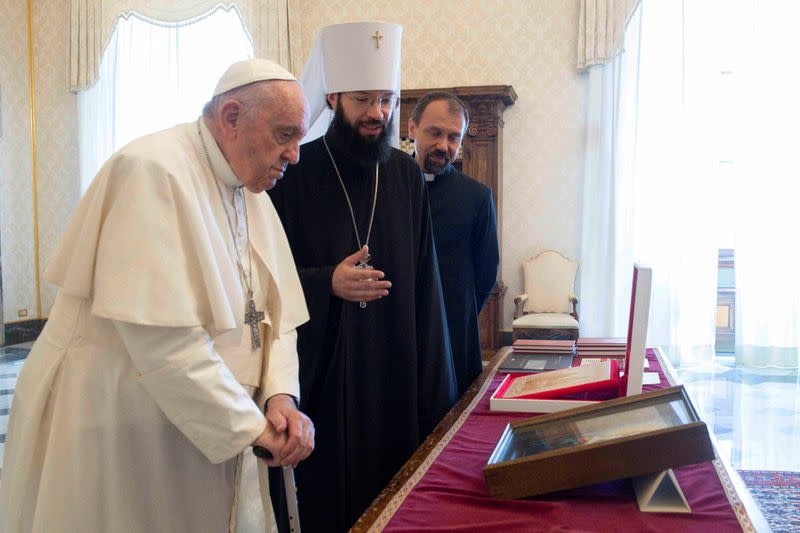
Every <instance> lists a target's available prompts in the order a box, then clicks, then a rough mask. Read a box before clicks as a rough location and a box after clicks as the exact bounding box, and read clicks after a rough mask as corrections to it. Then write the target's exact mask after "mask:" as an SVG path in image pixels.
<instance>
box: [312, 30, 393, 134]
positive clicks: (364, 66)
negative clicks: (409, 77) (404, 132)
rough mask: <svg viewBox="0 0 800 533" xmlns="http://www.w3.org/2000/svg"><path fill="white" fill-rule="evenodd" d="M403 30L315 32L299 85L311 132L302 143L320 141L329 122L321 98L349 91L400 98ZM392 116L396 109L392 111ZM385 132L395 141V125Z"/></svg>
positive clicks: (328, 112)
mask: <svg viewBox="0 0 800 533" xmlns="http://www.w3.org/2000/svg"><path fill="white" fill-rule="evenodd" d="M402 37H403V27H402V26H400V25H399V24H391V23H388V22H348V23H345V24H333V25H331V26H325V27H323V28H321V29H320V30H319V32H318V33H317V38H316V40H315V41H314V46H313V48H312V49H311V55H310V56H309V58H308V62H307V63H306V66H305V68H304V69H303V75H302V76H301V78H300V80H301V82H302V84H303V91H304V92H305V95H306V98H308V104H309V110H310V112H311V121H310V124H311V127H310V128H309V130H308V133H307V134H306V136H305V138H304V139H303V142H309V141H313V140H314V139H317V138H318V137H321V136H322V135H323V134H324V133H325V132H326V131H327V130H328V125H329V124H330V123H331V120H332V118H333V111H332V110H331V109H330V108H328V104H327V101H326V99H325V97H326V95H328V94H332V93H341V92H349V91H394V92H396V93H398V94H399V93H400V57H401V55H400V44H401V41H402ZM395 113H397V110H395ZM394 124H395V129H394V131H392V132H390V136H391V138H392V139H394V144H395V145H397V144H398V142H399V134H400V133H399V132H400V130H399V123H398V121H397V120H395V123H394Z"/></svg>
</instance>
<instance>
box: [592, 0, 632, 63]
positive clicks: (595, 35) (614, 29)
mask: <svg viewBox="0 0 800 533" xmlns="http://www.w3.org/2000/svg"><path fill="white" fill-rule="evenodd" d="M639 1H640V0H581V6H580V13H579V19H578V70H584V69H587V68H589V67H591V66H592V65H605V64H606V63H608V62H610V61H611V60H612V59H614V58H615V57H617V56H618V55H619V54H621V53H622V51H623V40H624V34H625V27H626V25H627V23H628V19H629V18H630V16H631V14H632V13H633V12H634V9H635V7H636V6H637V5H638V3H639Z"/></svg>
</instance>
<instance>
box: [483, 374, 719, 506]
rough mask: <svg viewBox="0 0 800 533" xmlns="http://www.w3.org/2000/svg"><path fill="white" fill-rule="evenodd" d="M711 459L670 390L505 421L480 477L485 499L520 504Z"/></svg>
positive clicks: (682, 397)
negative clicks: (523, 500) (520, 500)
mask: <svg viewBox="0 0 800 533" xmlns="http://www.w3.org/2000/svg"><path fill="white" fill-rule="evenodd" d="M713 458H714V450H713V448H712V446H711V440H710V439H709V436H708V429H707V428H706V424H705V423H704V422H703V421H701V420H700V419H699V417H698V416H697V413H696V411H695V409H694V406H692V403H691V401H690V400H689V397H688V396H687V394H686V391H685V390H684V388H683V386H678V387H671V388H668V389H662V390H659V391H655V392H650V393H645V394H639V395H636V396H629V397H625V398H618V399H615V400H608V401H605V402H601V403H599V404H597V405H590V406H586V407H578V408H576V409H570V410H567V411H562V412H559V413H554V414H549V415H544V416H538V417H535V418H531V419H526V420H520V421H517V422H513V423H511V424H509V425H508V426H507V427H506V429H505V431H504V432H503V434H502V436H501V437H500V440H499V441H498V443H497V446H496V447H495V449H494V452H492V455H491V456H490V457H489V461H488V463H487V465H486V466H485V467H484V469H483V473H484V477H485V479H486V485H487V486H488V488H489V494H490V495H492V496H495V497H498V498H524V497H526V496H536V495H538V494H545V493H548V492H553V491H557V490H564V489H571V488H575V487H582V486H586V485H592V484H595V483H600V482H604V481H611V480H614V479H622V478H629V477H635V476H641V475H643V474H649V473H653V472H659V471H661V470H666V469H667V468H672V467H677V466H682V465H687V464H693V463H699V462H702V461H708V460H711V459H713Z"/></svg>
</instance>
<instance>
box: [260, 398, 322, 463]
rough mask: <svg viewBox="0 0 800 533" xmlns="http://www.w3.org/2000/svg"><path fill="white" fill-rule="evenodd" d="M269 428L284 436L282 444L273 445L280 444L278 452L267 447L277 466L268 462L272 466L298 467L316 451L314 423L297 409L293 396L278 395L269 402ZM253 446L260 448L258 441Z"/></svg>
mask: <svg viewBox="0 0 800 533" xmlns="http://www.w3.org/2000/svg"><path fill="white" fill-rule="evenodd" d="M267 426H271V427H272V429H273V430H274V431H275V432H277V433H280V434H281V435H283V436H284V440H283V441H282V442H280V443H277V442H273V443H271V444H273V445H274V444H280V446H277V449H276V450H273V449H271V448H269V447H267V446H265V448H267V449H268V450H269V451H270V452H272V455H273V460H272V461H274V463H275V464H273V463H272V462H271V461H267V464H269V465H270V466H277V465H281V466H285V465H292V466H297V463H299V462H300V461H302V460H303V459H305V458H306V457H308V456H309V455H311V452H312V451H314V423H313V422H311V419H310V418H308V417H307V416H306V415H305V414H303V413H301V412H300V411H299V410H298V409H297V406H296V405H295V402H294V398H292V397H291V396H289V395H287V394H276V395H275V396H273V397H272V398H270V399H269V400H268V401H267ZM259 438H260V437H259ZM253 444H254V445H256V446H258V441H256V442H255V443H253Z"/></svg>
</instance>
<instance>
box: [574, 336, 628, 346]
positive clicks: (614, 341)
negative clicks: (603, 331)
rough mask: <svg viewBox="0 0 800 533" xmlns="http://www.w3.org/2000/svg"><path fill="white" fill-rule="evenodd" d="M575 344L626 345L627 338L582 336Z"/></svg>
mask: <svg viewBox="0 0 800 533" xmlns="http://www.w3.org/2000/svg"><path fill="white" fill-rule="evenodd" d="M575 344H577V345H578V346H585V345H591V346H625V344H627V339H626V338H625V337H581V338H579V339H578V340H577V341H575Z"/></svg>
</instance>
